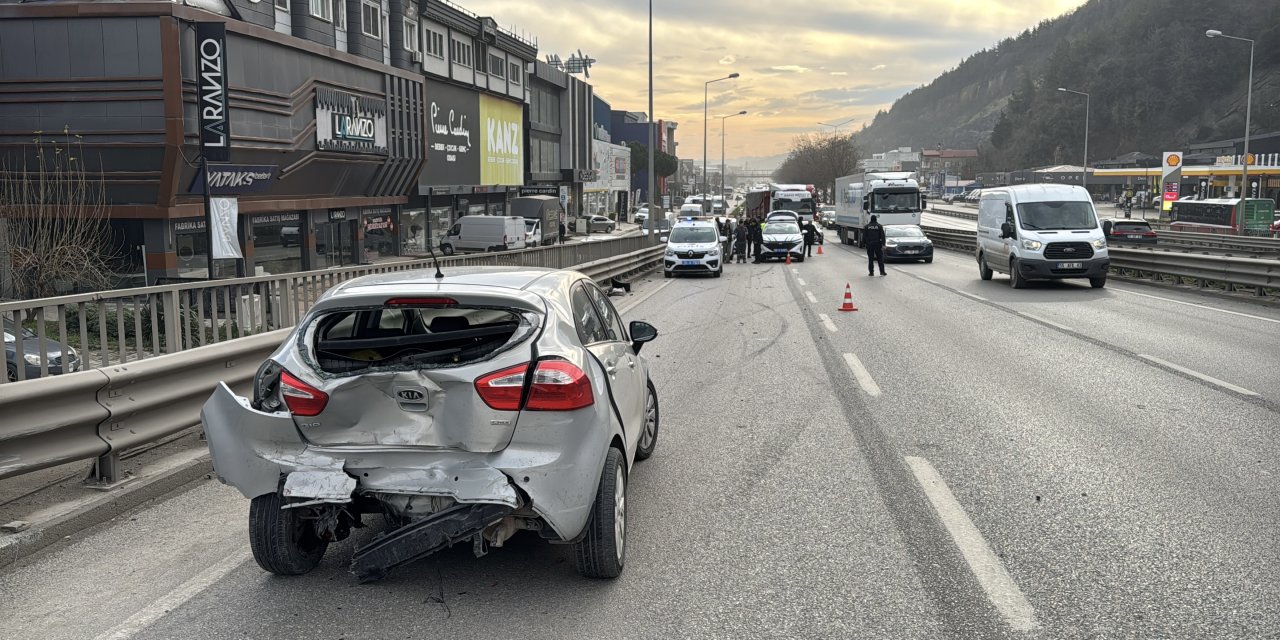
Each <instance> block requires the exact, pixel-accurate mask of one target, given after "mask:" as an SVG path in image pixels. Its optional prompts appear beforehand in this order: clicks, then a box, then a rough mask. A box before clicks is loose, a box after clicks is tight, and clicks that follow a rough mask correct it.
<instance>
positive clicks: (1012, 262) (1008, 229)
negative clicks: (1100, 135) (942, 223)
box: [975, 184, 1111, 289]
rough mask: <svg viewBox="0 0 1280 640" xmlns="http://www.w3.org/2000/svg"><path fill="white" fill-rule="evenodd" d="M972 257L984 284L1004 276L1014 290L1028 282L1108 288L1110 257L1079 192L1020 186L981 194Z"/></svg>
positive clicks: (1083, 193) (1068, 188)
mask: <svg viewBox="0 0 1280 640" xmlns="http://www.w3.org/2000/svg"><path fill="white" fill-rule="evenodd" d="M976 244H977V246H976V248H975V252H976V255H977V258H978V271H979V273H980V275H981V277H982V279H983V280H990V279H991V276H992V273H993V272H995V271H999V272H1001V273H1007V274H1009V283H1010V284H1011V285H1013V288H1014V289H1021V288H1023V287H1025V286H1026V283H1027V281H1028V280H1058V279H1062V278H1088V279H1089V284H1090V285H1092V286H1093V288H1095V289H1100V288H1102V287H1104V286H1106V284H1107V268H1108V267H1109V266H1110V264H1111V257H1110V255H1109V254H1108V253H1107V239H1106V236H1104V235H1103V234H1102V226H1101V224H1100V223H1099V221H1098V215H1097V212H1096V211H1094V209H1093V200H1092V199H1090V198H1089V192H1088V191H1086V190H1085V189H1084V187H1073V186H1067V185H1054V184H1023V185H1017V186H1013V187H996V188H989V189H983V190H982V195H981V197H980V199H979V200H978V241H977V243H976Z"/></svg>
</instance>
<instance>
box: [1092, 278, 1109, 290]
mask: <svg viewBox="0 0 1280 640" xmlns="http://www.w3.org/2000/svg"><path fill="white" fill-rule="evenodd" d="M1089 286H1091V287H1093V288H1094V289H1101V288H1103V287H1105V286H1107V277H1106V276H1099V277H1097V278H1089Z"/></svg>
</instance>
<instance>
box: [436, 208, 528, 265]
mask: <svg viewBox="0 0 1280 640" xmlns="http://www.w3.org/2000/svg"><path fill="white" fill-rule="evenodd" d="M524 238H525V225H524V218H522V217H520V216H463V217H461V218H458V221H457V222H455V223H453V226H452V227H449V233H448V234H446V235H445V237H444V239H443V240H441V241H440V251H441V252H443V253H444V254H445V255H446V256H451V255H453V254H455V253H467V252H476V251H486V252H488V251H509V250H512V249H523V248H524V247H525V242H524Z"/></svg>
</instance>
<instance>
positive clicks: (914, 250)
mask: <svg viewBox="0 0 1280 640" xmlns="http://www.w3.org/2000/svg"><path fill="white" fill-rule="evenodd" d="M902 252H903V253H920V250H919V249H903V250H902Z"/></svg>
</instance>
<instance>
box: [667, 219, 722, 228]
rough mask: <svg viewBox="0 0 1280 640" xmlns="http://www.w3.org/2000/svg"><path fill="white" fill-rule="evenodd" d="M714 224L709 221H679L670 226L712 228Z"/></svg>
mask: <svg viewBox="0 0 1280 640" xmlns="http://www.w3.org/2000/svg"><path fill="white" fill-rule="evenodd" d="M714 226H715V223H714V222H711V221H710V220H680V221H678V222H676V223H675V224H674V225H672V228H675V227H714Z"/></svg>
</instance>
